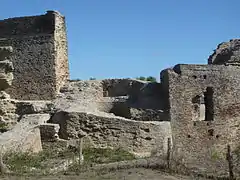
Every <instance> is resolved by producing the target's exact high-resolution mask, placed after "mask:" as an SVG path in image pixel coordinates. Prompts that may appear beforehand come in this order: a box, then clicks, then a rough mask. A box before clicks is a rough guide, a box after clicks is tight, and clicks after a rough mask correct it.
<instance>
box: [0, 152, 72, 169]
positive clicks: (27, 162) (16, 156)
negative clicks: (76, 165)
mask: <svg viewBox="0 0 240 180" xmlns="http://www.w3.org/2000/svg"><path fill="white" fill-rule="evenodd" d="M74 156H75V154H74V152H72V151H70V150H68V149H66V150H64V151H59V152H57V151H54V150H51V151H42V152H40V153H38V154H30V153H7V154H5V155H4V163H5V164H7V165H8V166H9V168H10V170H11V171H12V172H14V173H20V174H23V173H28V172H31V171H32V170H33V169H37V170H44V169H47V168H48V166H46V162H50V161H51V160H56V159H69V158H72V157H74Z"/></svg>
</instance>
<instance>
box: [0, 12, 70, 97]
mask: <svg viewBox="0 0 240 180" xmlns="http://www.w3.org/2000/svg"><path fill="white" fill-rule="evenodd" d="M1 45H2V46H3V45H7V46H8V45H10V46H12V47H13V53H12V56H11V61H12V62H13V64H14V72H13V74H14V77H15V78H14V80H13V84H12V86H11V87H10V88H9V89H8V90H7V92H8V93H9V94H10V95H11V97H12V98H14V99H21V100H51V99H53V98H55V97H56V95H57V93H58V92H59V89H60V87H61V86H62V85H63V84H64V82H65V81H66V80H68V79H69V69H68V54H67V35H66V25H65V18H64V16H62V15H61V14H60V13H58V12H55V11H47V13H46V14H44V15H40V16H29V17H17V18H9V19H4V20H1V21H0V46H1Z"/></svg>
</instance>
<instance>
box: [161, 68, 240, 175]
mask: <svg viewBox="0 0 240 180" xmlns="http://www.w3.org/2000/svg"><path fill="white" fill-rule="evenodd" d="M239 72H240V68H239V67H236V66H224V65H177V66H175V67H174V68H173V69H167V70H165V71H163V72H162V76H163V77H165V78H167V80H168V84H167V85H168V89H169V95H168V97H169V114H170V121H171V128H172V139H173V158H174V160H176V161H180V162H181V163H183V164H185V165H186V166H188V167H196V168H206V170H208V171H210V170H214V168H215V169H216V167H218V168H219V167H222V169H223V170H224V169H227V168H226V166H227V161H226V156H225V155H226V152H227V145H228V144H229V145H230V146H231V148H232V150H234V149H235V148H237V146H238V142H239V138H240V136H239V135H240V134H239V132H240V131H239V130H240V129H239V123H240V121H239V117H240V113H239V108H240V102H239V99H240V91H239V90H240V83H239V79H240V74H239ZM216 156H217V158H216ZM220 170H221V168H219V172H220Z"/></svg>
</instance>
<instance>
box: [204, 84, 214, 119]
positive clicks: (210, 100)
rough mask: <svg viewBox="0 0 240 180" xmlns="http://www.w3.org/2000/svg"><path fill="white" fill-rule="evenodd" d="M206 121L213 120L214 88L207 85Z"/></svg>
mask: <svg viewBox="0 0 240 180" xmlns="http://www.w3.org/2000/svg"><path fill="white" fill-rule="evenodd" d="M204 104H205V121H213V114H214V111H213V88H212V87H207V89H206V91H205V92H204Z"/></svg>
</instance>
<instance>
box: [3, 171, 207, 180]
mask: <svg viewBox="0 0 240 180" xmlns="http://www.w3.org/2000/svg"><path fill="white" fill-rule="evenodd" d="M65 179H67V180H204V179H197V178H196V177H194V178H193V177H186V176H178V175H168V174H165V173H163V172H160V171H157V170H151V169H142V168H139V169H129V170H119V171H117V172H111V173H108V174H104V175H97V174H94V172H92V173H84V174H80V175H78V176H77V175H74V176H64V175H56V176H42V177H19V176H18V177H2V178H1V180H65Z"/></svg>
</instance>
